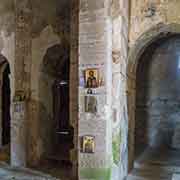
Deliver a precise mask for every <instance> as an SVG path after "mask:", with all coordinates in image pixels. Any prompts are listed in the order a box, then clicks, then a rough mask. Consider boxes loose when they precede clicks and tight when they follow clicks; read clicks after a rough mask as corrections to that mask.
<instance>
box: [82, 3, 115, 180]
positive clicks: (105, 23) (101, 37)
mask: <svg viewBox="0 0 180 180" xmlns="http://www.w3.org/2000/svg"><path fill="white" fill-rule="evenodd" d="M108 10H109V9H108V3H107V1H105V0H98V1H97V0H80V12H79V139H80V151H79V176H80V179H81V180H84V179H111V166H112V127H111V120H112V117H111V114H112V113H111V105H112V102H111V90H112V23H111V19H110V17H109V12H108ZM90 71H91V72H92V71H93V72H94V74H93V77H90V74H91V75H92V73H89V72H90ZM88 79H89V83H88ZM87 87H88V88H87ZM88 138H89V141H88V140H87V139H88ZM86 140H87V141H86Z"/></svg>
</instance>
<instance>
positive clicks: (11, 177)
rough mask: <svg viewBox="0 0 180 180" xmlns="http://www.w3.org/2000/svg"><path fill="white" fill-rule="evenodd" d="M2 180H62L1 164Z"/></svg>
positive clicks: (0, 178)
mask: <svg viewBox="0 0 180 180" xmlns="http://www.w3.org/2000/svg"><path fill="white" fill-rule="evenodd" d="M0 180H60V179H57V178H54V177H52V176H50V175H46V174H44V173H41V172H37V171H33V170H30V169H25V168H24V169H19V168H12V167H9V166H8V165H7V164H5V163H0Z"/></svg>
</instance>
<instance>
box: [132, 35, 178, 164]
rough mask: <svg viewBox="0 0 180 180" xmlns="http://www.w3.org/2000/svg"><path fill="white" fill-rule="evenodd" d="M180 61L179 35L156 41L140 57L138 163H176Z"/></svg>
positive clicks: (137, 111) (136, 132) (136, 136)
mask: <svg viewBox="0 0 180 180" xmlns="http://www.w3.org/2000/svg"><path fill="white" fill-rule="evenodd" d="M179 63H180V36H179V35H172V36H168V37H163V38H160V39H159V40H157V41H155V42H154V43H152V44H151V45H150V46H148V47H147V48H146V50H145V51H144V53H143V54H142V55H141V57H140V59H139V61H138V66H137V71H136V108H135V163H134V164H135V167H136V166H137V165H140V164H142V163H157V162H158V163H159V164H161V163H162V164H166V165H167V164H168V163H170V164H171V165H172V164H173V162H174V161H173V159H174V160H175V159H176V157H178V156H177V154H179V153H180V145H179V144H180V86H179V84H180V68H179ZM176 160H177V159H176ZM179 162H180V161H179ZM174 163H175V162H174ZM176 163H177V161H176Z"/></svg>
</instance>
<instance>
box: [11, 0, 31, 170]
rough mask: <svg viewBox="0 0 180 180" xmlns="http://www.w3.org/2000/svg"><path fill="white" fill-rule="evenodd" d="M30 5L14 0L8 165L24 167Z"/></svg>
mask: <svg viewBox="0 0 180 180" xmlns="http://www.w3.org/2000/svg"><path fill="white" fill-rule="evenodd" d="M31 16H32V14H31V5H30V3H29V1H28V0H15V20H16V23H15V25H16V30H15V95H14V103H13V104H12V105H13V107H12V109H13V111H12V120H11V165H12V166H26V161H27V130H28V129H27V118H28V115H27V113H28V101H27V100H28V96H29V94H30V69H31V25H32V23H31V19H32V18H31Z"/></svg>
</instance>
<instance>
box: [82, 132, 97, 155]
mask: <svg viewBox="0 0 180 180" xmlns="http://www.w3.org/2000/svg"><path fill="white" fill-rule="evenodd" d="M82 152H83V153H94V152H95V137H94V136H90V135H86V136H83V137H82Z"/></svg>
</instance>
